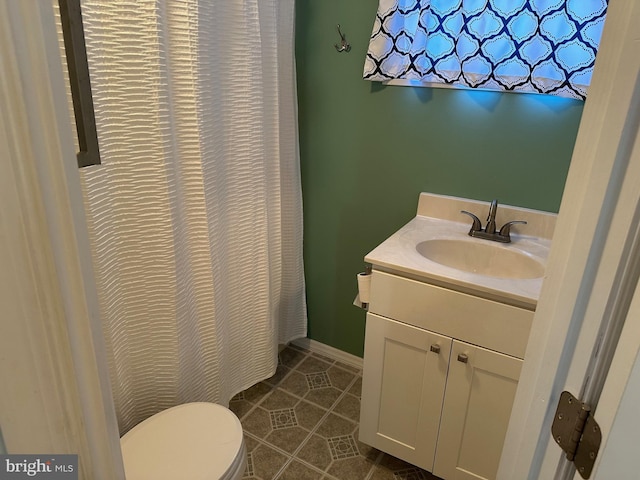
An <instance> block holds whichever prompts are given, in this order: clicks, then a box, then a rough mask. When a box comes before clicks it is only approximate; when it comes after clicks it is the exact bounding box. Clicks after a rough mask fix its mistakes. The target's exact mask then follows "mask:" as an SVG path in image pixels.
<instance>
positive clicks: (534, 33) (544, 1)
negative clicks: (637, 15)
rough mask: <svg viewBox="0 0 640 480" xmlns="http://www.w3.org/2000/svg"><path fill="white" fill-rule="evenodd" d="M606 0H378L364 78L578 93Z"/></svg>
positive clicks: (581, 94) (587, 75)
mask: <svg viewBox="0 0 640 480" xmlns="http://www.w3.org/2000/svg"><path fill="white" fill-rule="evenodd" d="M606 10H607V0H380V4H379V7H378V12H377V15H376V19H375V23H374V26H373V33H372V35H371V41H370V44H369V51H368V53H367V57H366V60H365V66H364V78H365V79H368V80H377V81H386V80H391V79H405V80H416V81H419V82H424V83H441V84H448V85H452V86H457V87H463V88H481V89H488V90H506V91H522V92H536V93H548V94H553V95H558V96H562V97H572V98H578V99H584V98H586V95H587V88H588V86H589V83H590V81H591V74H592V72H593V66H594V62H595V58H596V52H597V50H598V44H599V43H600V36H601V34H602V27H603V25H604V19H605V15H606Z"/></svg>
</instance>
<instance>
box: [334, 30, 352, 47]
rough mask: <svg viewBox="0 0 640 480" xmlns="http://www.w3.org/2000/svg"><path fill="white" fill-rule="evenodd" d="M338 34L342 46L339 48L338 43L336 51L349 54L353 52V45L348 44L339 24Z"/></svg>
mask: <svg viewBox="0 0 640 480" xmlns="http://www.w3.org/2000/svg"><path fill="white" fill-rule="evenodd" d="M338 34H339V35H340V46H338V44H337V43H336V44H335V45H334V47H336V50H337V51H338V52H348V51H349V50H351V45H350V44H348V43H347V39H346V37H345V36H344V34H343V33H342V31H341V30H340V24H338Z"/></svg>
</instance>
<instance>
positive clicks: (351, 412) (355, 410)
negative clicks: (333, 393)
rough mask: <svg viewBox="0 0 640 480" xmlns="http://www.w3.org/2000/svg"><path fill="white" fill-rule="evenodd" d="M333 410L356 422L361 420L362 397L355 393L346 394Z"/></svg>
mask: <svg viewBox="0 0 640 480" xmlns="http://www.w3.org/2000/svg"><path fill="white" fill-rule="evenodd" d="M333 411H334V412H336V413H339V414H340V415H343V416H345V417H347V418H349V419H350V420H353V421H354V422H358V421H359V420H360V399H359V398H357V397H354V396H353V395H349V394H347V395H345V396H344V397H342V399H341V400H340V401H339V402H338V404H337V405H336V406H335V407H334V408H333Z"/></svg>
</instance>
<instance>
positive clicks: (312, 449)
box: [297, 435, 332, 470]
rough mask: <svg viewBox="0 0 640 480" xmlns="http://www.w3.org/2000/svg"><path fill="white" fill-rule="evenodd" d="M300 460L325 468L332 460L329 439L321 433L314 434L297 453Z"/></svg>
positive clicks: (321, 468)
mask: <svg viewBox="0 0 640 480" xmlns="http://www.w3.org/2000/svg"><path fill="white" fill-rule="evenodd" d="M297 457H298V458H299V459H300V460H303V461H304V462H306V463H309V464H311V465H313V466H314V467H317V468H319V469H320V470H325V469H326V468H327V467H328V466H329V465H330V464H331V462H332V459H331V451H330V450H329V444H328V443H327V441H326V440H325V439H324V438H322V437H320V436H319V435H312V436H311V438H309V440H307V442H306V443H305V444H304V445H303V447H302V449H300V451H299V452H298V454H297Z"/></svg>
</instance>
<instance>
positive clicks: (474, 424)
mask: <svg viewBox="0 0 640 480" xmlns="http://www.w3.org/2000/svg"><path fill="white" fill-rule="evenodd" d="M521 367H522V360H520V359H519V358H515V357H511V356H509V355H504V354H501V353H498V352H494V351H492V350H486V349H484V348H480V347H476V346H473V345H469V344H467V343H464V342H459V341H457V340H454V341H453V348H452V351H451V363H450V366H449V376H448V379H447V389H446V393H445V398H444V406H443V409H442V421H441V424H440V435H439V437H438V450H437V453H436V459H435V465H434V469H433V473H434V474H435V475H437V476H439V477H442V478H445V479H446V480H478V479H487V480H493V479H495V478H496V474H497V472H498V464H499V463H500V454H501V453H502V446H503V444H504V437H505V435H506V433H507V425H508V424H509V416H510V415H511V407H512V406H513V399H514V397H515V394H516V387H517V386H518V378H519V377H520V369H521Z"/></svg>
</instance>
